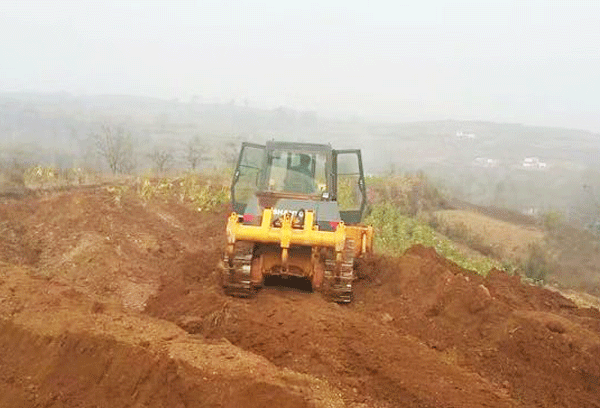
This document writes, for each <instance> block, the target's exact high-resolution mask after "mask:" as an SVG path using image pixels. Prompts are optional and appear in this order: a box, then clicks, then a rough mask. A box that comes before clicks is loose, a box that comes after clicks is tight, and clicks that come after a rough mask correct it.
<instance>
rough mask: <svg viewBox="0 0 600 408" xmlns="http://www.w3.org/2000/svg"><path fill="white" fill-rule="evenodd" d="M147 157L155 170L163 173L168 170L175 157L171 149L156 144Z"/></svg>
mask: <svg viewBox="0 0 600 408" xmlns="http://www.w3.org/2000/svg"><path fill="white" fill-rule="evenodd" d="M148 158H150V160H152V163H154V168H155V169H156V171H157V172H158V173H163V172H165V171H167V170H169V167H171V165H172V164H173V161H174V158H175V157H174V155H173V150H172V149H169V148H164V147H158V146H157V147H155V148H154V149H153V150H152V152H151V153H150V154H149V155H148Z"/></svg>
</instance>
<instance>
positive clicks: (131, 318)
mask: <svg viewBox="0 0 600 408" xmlns="http://www.w3.org/2000/svg"><path fill="white" fill-rule="evenodd" d="M225 219H226V210H225V209H222V210H219V211H215V212H198V211H195V210H194V209H193V208H190V207H188V206H186V205H183V204H179V203H177V202H161V201H157V200H155V201H152V202H150V203H144V202H143V201H141V200H140V199H138V198H137V197H136V196H135V194H134V193H133V192H131V193H129V194H126V195H125V196H124V197H123V198H122V199H120V200H117V199H115V197H114V196H113V195H112V194H111V193H110V192H109V191H108V190H107V189H104V188H99V189H97V190H85V191H84V190H81V191H77V190H74V191H70V192H60V193H48V194H46V195H42V196H31V197H26V198H23V199H8V198H6V199H3V201H0V325H1V330H0V350H2V352H1V353H0V406H6V407H33V406H39V407H63V406H64V407H74V406H80V407H92V406H96V407H116V406H119V407H120V406H123V407H139V406H156V407H162V406H164V407H219V406H223V407H264V406H280V407H304V406H306V407H344V406H346V407H356V408H358V407H398V406H404V407H600V312H598V310H597V309H585V308H578V307H576V305H575V304H573V303H572V302H571V301H569V300H567V299H565V298H563V297H562V296H560V295H559V294H557V293H554V292H551V291H548V290H544V289H542V288H539V287H534V286H529V285H526V284H522V283H521V282H520V280H519V278H518V277H510V276H507V275H505V274H503V273H501V272H492V273H491V274H490V276H489V277H488V278H486V279H484V278H481V277H479V276H476V275H474V274H472V273H470V272H468V271H464V270H462V269H460V268H459V267H457V266H456V265H454V264H452V263H450V262H448V261H446V260H445V259H443V258H440V257H439V256H438V255H437V254H436V253H435V252H434V251H433V250H431V249H427V248H423V247H414V248H412V249H411V250H409V251H408V252H407V253H406V254H405V255H404V256H402V257H400V258H384V257H377V258H375V259H373V260H372V261H371V262H369V264H365V265H362V266H361V271H360V272H361V273H360V277H361V279H360V280H359V281H358V282H357V283H356V296H355V299H354V302H353V303H352V304H350V305H347V306H339V305H337V304H333V303H329V302H326V301H325V300H324V299H323V298H322V297H321V296H320V295H319V294H316V293H305V292H301V291H296V290H292V289H285V288H280V287H279V288H277V287H269V288H265V289H263V290H262V291H261V292H260V293H259V294H258V295H257V296H256V297H255V298H253V299H249V300H244V299H234V298H229V297H226V296H224V295H223V293H222V291H221V289H220V288H219V285H218V270H219V267H218V263H219V259H220V253H221V249H222V247H223V243H224V225H225Z"/></svg>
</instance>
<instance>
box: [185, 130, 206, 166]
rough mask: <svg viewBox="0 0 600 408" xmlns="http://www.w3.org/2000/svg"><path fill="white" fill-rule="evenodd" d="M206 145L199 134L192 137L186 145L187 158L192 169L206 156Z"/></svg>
mask: <svg viewBox="0 0 600 408" xmlns="http://www.w3.org/2000/svg"><path fill="white" fill-rule="evenodd" d="M205 150H206V149H205V147H204V145H203V144H202V141H201V140H200V138H199V137H198V136H194V137H193V138H191V139H190V140H189V141H188V142H187V144H186V146H185V160H186V161H187V162H188V163H189V164H190V167H191V168H192V170H196V167H197V166H198V164H200V162H201V161H202V160H204V159H206V157H205V156H204V152H205Z"/></svg>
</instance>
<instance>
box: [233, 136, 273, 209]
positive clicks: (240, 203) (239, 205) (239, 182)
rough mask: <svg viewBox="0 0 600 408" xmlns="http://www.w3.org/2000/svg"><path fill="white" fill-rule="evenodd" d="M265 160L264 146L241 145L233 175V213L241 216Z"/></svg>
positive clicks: (256, 184)
mask: <svg viewBox="0 0 600 408" xmlns="http://www.w3.org/2000/svg"><path fill="white" fill-rule="evenodd" d="M264 159H265V146H263V145H259V144H254V143H247V142H244V143H242V150H241V151H240V156H239V158H238V161H237V165H236V167H235V171H234V173H233V181H232V183H231V203H232V206H233V211H235V212H236V213H238V214H243V213H244V210H245V208H246V205H247V204H248V202H249V201H250V199H251V198H252V197H253V196H254V194H255V193H256V190H257V189H258V186H259V183H260V180H261V176H262V169H263V166H264Z"/></svg>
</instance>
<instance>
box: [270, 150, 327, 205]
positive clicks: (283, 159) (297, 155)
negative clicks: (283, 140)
mask: <svg viewBox="0 0 600 408" xmlns="http://www.w3.org/2000/svg"><path fill="white" fill-rule="evenodd" d="M326 163H327V160H326V155H325V154H322V153H314V152H304V151H287V150H272V151H270V152H269V154H268V157H267V174H266V175H267V190H268V191H273V192H286V193H296V194H308V195H314V194H319V195H320V194H322V193H324V192H326V191H327V177H326V172H325V167H326Z"/></svg>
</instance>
